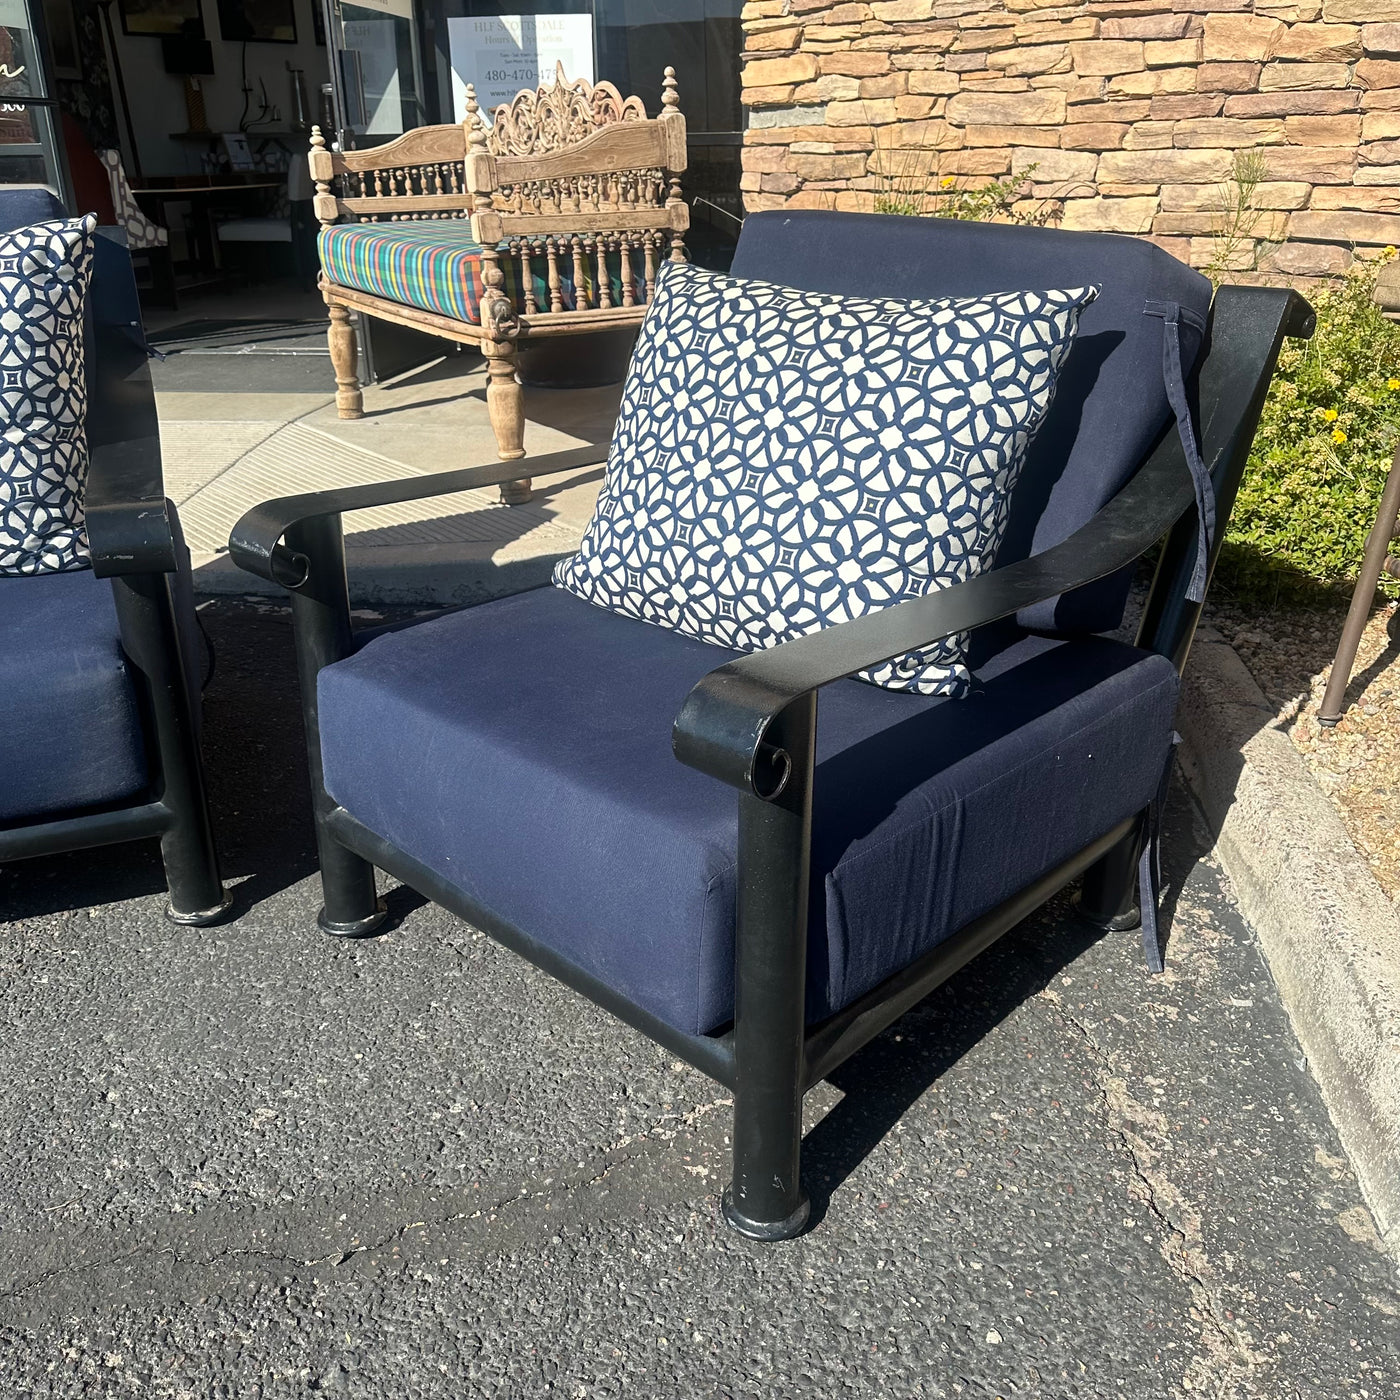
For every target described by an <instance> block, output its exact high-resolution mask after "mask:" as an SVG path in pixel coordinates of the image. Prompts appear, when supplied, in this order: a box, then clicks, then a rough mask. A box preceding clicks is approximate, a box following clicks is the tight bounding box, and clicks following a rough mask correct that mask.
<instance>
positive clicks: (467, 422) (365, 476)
mask: <svg viewBox="0 0 1400 1400" xmlns="http://www.w3.org/2000/svg"><path fill="white" fill-rule="evenodd" d="M205 362H206V363H207V364H208V365H209V366H210V373H209V374H208V376H207V382H209V383H211V384H216V385H217V384H219V383H220V379H221V377H220V376H219V375H218V374H217V373H215V372H214V370H215V369H216V368H217V367H219V366H220V365H221V364H223V365H226V364H227V363H228V360H227V357H223V358H222V359H221V358H220V357H215V356H208V357H206V360H205ZM287 363H288V364H289V365H290V364H291V363H292V360H291V357H288V360H287ZM313 368H314V365H313ZM324 369H325V375H324V378H325V381H326V384H327V388H326V390H325V391H324V392H317V393H306V392H300V391H297V390H296V389H293V390H292V391H290V392H280V393H272V392H253V393H247V392H221V391H206V392H189V391H187V390H169V389H163V390H159V391H158V392H157V396H156V398H157V409H158V412H159V414H160V420H161V447H162V452H163V455H164V462H165V481H166V489H167V491H168V493H169V494H170V497H171V499H172V500H173V501H174V502H175V504H176V505H177V506H178V507H179V510H180V518H181V521H182V523H183V525H184V528H185V534H186V537H187V539H188V541H189V544H190V549H191V552H192V554H193V555H194V565H195V570H196V586H197V587H198V588H199V589H200V591H201V592H205V593H250V592H264V593H273V592H276V591H277V590H275V589H273V588H272V586H271V585H265V584H262V583H261V582H260V581H259V580H257V579H255V578H253V577H252V576H251V575H248V574H245V573H243V572H242V571H240V570H239V569H237V568H236V567H235V566H234V565H233V563H232V562H231V561H230V560H229V559H228V557H227V553H226V547H227V544H228V536H229V531H230V529H232V527H233V525H234V523H235V522H236V521H237V520H238V518H239V517H240V516H241V515H242V514H243V513H244V511H246V510H248V509H249V508H250V507H251V506H253V505H256V504H257V503H258V502H260V501H264V500H268V499H270V498H272V497H275V496H286V495H291V494H294V493H296V492H301V491H315V490H324V489H327V488H330V487H333V486H350V485H359V484H362V483H367V482H373V481H384V480H389V479H393V478H395V477H404V476H415V475H420V474H422V475H427V474H431V473H434V472H442V471H450V470H455V469H458V468H461V467H468V466H476V465H484V464H488V463H493V462H495V461H496V460H497V457H496V441H495V438H494V436H493V435H492V433H491V429H490V424H489V422H488V420H487V416H486V376H485V372H484V370H483V369H482V367H481V362H480V360H479V358H478V357H475V356H470V355H465V354H462V355H453V356H449V357H448V358H447V359H445V360H441V361H438V362H436V363H434V364H432V365H430V366H428V367H426V368H425V369H423V370H420V371H416V372H414V373H411V374H407V375H404V376H402V377H401V378H400V379H398V380H396V381H393V382H391V383H389V384H386V385H371V386H369V387H367V388H366V389H365V391H364V398H365V416H364V417H363V418H361V419H358V420H354V421H349V422H342V421H341V420H340V419H339V418H338V417H337V414H336V409H335V401H334V395H333V393H332V392H331V390H332V389H333V387H334V384H333V376H332V373H331V368H330V359H329V357H328V356H327V357H324ZM317 377H318V376H317V375H315V374H314V373H310V374H308V373H307V372H306V366H305V364H304V362H302V363H300V364H299V366H298V373H297V374H296V375H295V376H292V375H291V374H290V373H289V376H288V378H289V382H291V383H293V384H298V385H299V384H302V383H303V382H305V381H308V380H310V381H312V382H314V380H315V379H316V378H317ZM230 378H231V379H232V380H233V382H235V383H236V382H238V379H237V377H236V376H230ZM157 382H158V383H159V375H158V376H157ZM620 394H621V385H612V386H610V387H608V388H606V389H599V390H540V389H527V391H526V409H527V413H528V414H529V415H530V417H529V421H528V423H527V426H526V432H525V446H526V451H527V453H528V454H530V455H531V456H540V455H543V454H545V453H548V452H553V451H558V450H560V449H562V448H567V447H576V446H580V445H582V444H585V443H588V442H595V441H604V442H606V440H607V437H608V433H609V429H610V426H611V422H612V418H613V415H614V414H615V412H616V407H617V400H618V397H619V396H620ZM605 455H606V454H605V452H604V453H600V461H601V459H602V457H603V456H605ZM527 465H528V459H527ZM601 480H602V469H601V466H600V467H599V468H598V469H596V470H590V471H582V472H576V473H572V474H570V475H568V476H565V477H551V478H544V479H542V480H541V481H540V482H539V483H538V485H537V488H536V494H535V499H534V500H533V501H531V502H530V503H529V504H527V505H523V506H503V505H501V504H500V501H499V493H498V492H497V491H496V490H495V489H494V488H492V489H490V490H481V491H464V492H459V493H457V494H455V495H452V496H447V497H440V498H435V499H432V500H427V501H420V502H413V503H409V504H406V505H400V506H389V507H385V508H383V509H379V510H372V511H357V512H355V513H353V514H352V515H349V516H347V517H346V520H345V531H346V552H347V558H348V561H349V565H350V577H351V585H352V590H353V592H354V596H355V597H356V599H357V600H358V601H361V602H367V603H399V602H407V603H441V604H452V603H465V602H475V601H479V600H481V599H484V598H486V597H489V596H493V595H495V594H497V593H500V592H514V591H516V590H517V589H520V588H525V587H530V586H533V585H534V584H537V583H542V582H544V581H545V579H546V578H547V577H548V573H549V570H550V568H551V567H552V565H553V563H554V561H555V560H556V559H558V558H560V557H561V556H562V555H565V554H569V553H571V552H572V551H573V550H574V549H575V548H577V546H578V541H579V538H580V537H581V535H582V533H583V530H584V528H585V526H586V525H587V523H588V520H589V518H590V516H591V515H592V511H593V504H594V501H595V499H596V497H597V492H598V486H599V484H600V483H601Z"/></svg>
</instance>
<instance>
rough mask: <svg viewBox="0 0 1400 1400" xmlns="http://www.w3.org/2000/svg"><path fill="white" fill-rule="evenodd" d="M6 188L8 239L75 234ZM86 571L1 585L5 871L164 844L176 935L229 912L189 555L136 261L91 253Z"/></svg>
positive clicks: (33, 198)
mask: <svg viewBox="0 0 1400 1400" xmlns="http://www.w3.org/2000/svg"><path fill="white" fill-rule="evenodd" d="M64 217H66V211H65V210H64V208H63V206H62V205H61V204H60V203H59V202H58V200H57V199H55V198H54V196H53V195H52V194H51V193H50V192H49V191H48V190H45V189H42V188H36V187H11V188H7V189H0V230H6V231H8V230H11V229H18V228H23V227H25V226H27V225H29V224H35V223H41V222H44V221H47V220H53V219H62V218H64ZM84 334H85V355H84V358H85V364H86V378H87V389H88V409H87V422H86V431H87V438H88V448H89V456H90V464H89V469H88V479H87V489H86V495H85V509H86V520H87V535H88V543H89V550H90V554H91V560H92V567H91V569H78V570H74V571H70V572H66V573H50V574H39V575H34V576H19V577H13V576H12V577H4V578H0V707H3V711H4V723H3V724H0V772H3V774H4V778H3V780H0V863H4V862H8V861H12V860H19V859H22V858H24V857H29V856H43V855H51V854H54V853H56V852H60V851H74V850H82V849H85V848H88V847H93V846H103V845H108V844H111V843H113V842H119V841H133V840H137V839H140V838H143V837H159V838H160V843H161V854H162V856H163V858H164V862H165V873H166V879H167V882H168V886H169V891H170V900H169V905H168V913H169V916H170V918H171V919H173V920H174V921H175V922H176V923H181V924H210V923H214V922H216V921H218V920H219V919H221V918H223V917H224V916H225V914H226V913H227V912H228V909H229V900H228V898H227V896H226V895H225V892H224V888H223V884H222V882H221V880H220V878H219V868H218V861H217V858H216V856H215V851H214V841H213V836H212V833H211V828H210V822H209V811H208V804H207V800H206V795H205V783H204V769H203V764H202V761H201V757H200V747H199V675H198V670H199V666H200V659H201V658H200V652H199V648H198V638H197V630H196V624H195V616H194V595H193V591H192V588H191V581H190V561H189V552H188V551H187V549H186V548H185V542H184V538H183V536H182V535H181V533H180V524H179V518H178V516H177V515H176V513H175V507H174V506H173V505H172V504H171V503H170V502H169V501H168V500H167V499H166V496H165V490H164V487H163V484H162V480H161V457H160V433H159V428H158V425H157V422H156V406H155V396H154V393H153V392H152V388H151V378H150V371H149V369H148V368H147V352H146V342H145V336H144V335H143V333H142V330H141V313H140V305H139V303H138V301H137V295H136V280H135V276H134V274H133V272H132V266H131V256H130V254H129V253H128V252H127V250H126V248H125V247H124V246H122V244H121V243H119V242H116V241H113V239H111V238H109V237H108V236H106V235H105V234H104V233H103V232H102V231H99V233H98V236H97V239H96V249H95V254H94V262H93V272H92V281H91V286H90V289H89V293H88V315H87V317H86V324H85V332H84Z"/></svg>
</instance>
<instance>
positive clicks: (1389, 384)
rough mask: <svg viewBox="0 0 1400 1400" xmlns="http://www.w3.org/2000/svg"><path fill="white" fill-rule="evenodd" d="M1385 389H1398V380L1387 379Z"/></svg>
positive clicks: (1399, 384)
mask: <svg viewBox="0 0 1400 1400" xmlns="http://www.w3.org/2000/svg"><path fill="white" fill-rule="evenodd" d="M1385 387H1386V388H1387V389H1400V379H1387V380H1386V381H1385Z"/></svg>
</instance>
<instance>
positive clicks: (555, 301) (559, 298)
mask: <svg viewBox="0 0 1400 1400" xmlns="http://www.w3.org/2000/svg"><path fill="white" fill-rule="evenodd" d="M544 251H545V261H546V264H547V266H548V268H549V309H550V310H551V311H562V310H563V309H564V294H563V292H562V291H561V289H560V286H559V242H558V240H557V239H556V238H553V237H551V238H547V239H545V244H544Z"/></svg>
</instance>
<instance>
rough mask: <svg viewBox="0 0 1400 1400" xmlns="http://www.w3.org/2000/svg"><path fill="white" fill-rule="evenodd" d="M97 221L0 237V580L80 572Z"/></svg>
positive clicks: (84, 544)
mask: <svg viewBox="0 0 1400 1400" xmlns="http://www.w3.org/2000/svg"><path fill="white" fill-rule="evenodd" d="M96 227H97V219H96V218H95V217H94V216H93V215H91V214H89V215H87V216H86V217H84V218H81V219H71V220H68V219H65V220H58V221H55V222H53V223H44V224H32V225H31V226H30V227H28V228H22V229H16V230H14V231H13V232H11V233H4V234H0V574H47V573H61V572H63V571H65V570H68V569H81V568H85V567H86V566H87V562H88V548H87V538H86V536H85V535H84V533H83V489H84V486H85V485H86V482H87V466H88V450H87V433H86V428H85V418H86V414H87V388H86V381H85V379H84V375H83V308H84V305H85V303H86V300H87V288H88V280H89V278H90V277H91V274H92V254H93V230H94V229H95V228H96Z"/></svg>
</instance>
